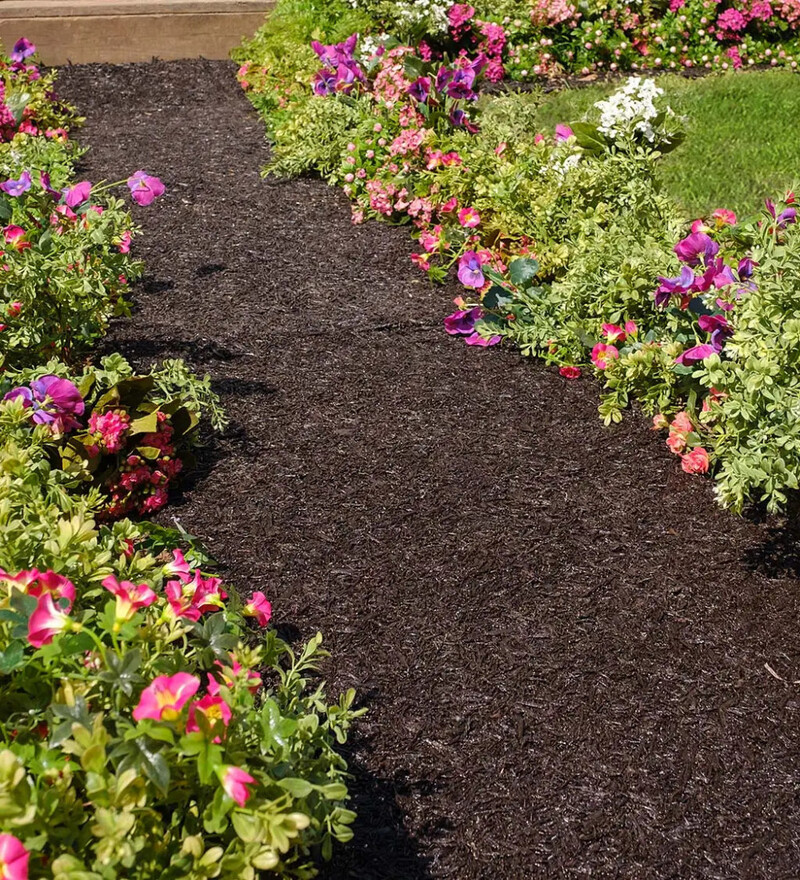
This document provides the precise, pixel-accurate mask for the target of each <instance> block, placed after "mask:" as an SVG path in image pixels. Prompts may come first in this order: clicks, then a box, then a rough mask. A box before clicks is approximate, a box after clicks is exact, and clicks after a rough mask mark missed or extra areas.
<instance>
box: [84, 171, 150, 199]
mask: <svg viewBox="0 0 800 880" xmlns="http://www.w3.org/2000/svg"><path fill="white" fill-rule="evenodd" d="M79 185H80V184H79ZM128 189H129V190H130V191H131V198H132V199H133V200H134V202H136V204H137V205H141V206H142V207H145V208H146V207H147V206H148V205H149V204H151V203H152V202H153V200H154V199H156V198H158V197H159V196H163V195H164V193H165V191H166V187H165V186H164V184H163V183H162V182H161V181H160V180H159V179H158V178H157V177H152V176H151V175H149V174H148V173H147V172H146V171H135V172H134V173H133V174H132V175H131V176H130V177H129V178H128Z"/></svg>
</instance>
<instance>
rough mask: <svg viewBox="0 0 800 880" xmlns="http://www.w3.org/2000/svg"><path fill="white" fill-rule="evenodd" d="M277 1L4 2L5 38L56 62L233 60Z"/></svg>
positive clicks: (0, 23) (0, 11)
mask: <svg viewBox="0 0 800 880" xmlns="http://www.w3.org/2000/svg"><path fill="white" fill-rule="evenodd" d="M272 6H274V0H0V41H2V43H3V46H4V47H5V49H6V51H8V50H10V49H11V47H12V46H13V45H14V43H15V42H16V41H17V40H18V39H19V38H20V37H27V38H28V39H29V40H31V41H32V42H33V43H35V45H36V47H37V49H38V50H39V55H40V57H41V59H42V61H43V62H44V63H45V64H48V65H59V64H67V63H73V64H84V63H88V62H98V61H103V62H109V63H113V64H120V63H123V62H128V61H150V60H151V59H153V58H163V59H165V60H174V59H179V58H214V59H219V58H227V57H228V56H229V54H230V51H231V49H233V48H234V46H237V45H238V44H239V43H240V42H241V41H242V38H243V37H245V36H249V35H251V34H253V33H255V31H256V30H257V29H258V28H259V27H260V26H261V24H262V23H263V21H264V18H265V17H266V14H267V12H268V11H269V10H270V9H271V8H272Z"/></svg>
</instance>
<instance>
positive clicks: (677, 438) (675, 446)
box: [667, 431, 686, 455]
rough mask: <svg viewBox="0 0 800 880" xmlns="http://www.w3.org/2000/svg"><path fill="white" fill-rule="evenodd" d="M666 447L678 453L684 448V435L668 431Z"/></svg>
mask: <svg viewBox="0 0 800 880" xmlns="http://www.w3.org/2000/svg"><path fill="white" fill-rule="evenodd" d="M667 448H668V449H669V451H670V452H674V453H675V455H679V454H680V453H681V452H683V450H684V449H686V435H685V434H680V433H677V432H674V431H670V432H669V437H667Z"/></svg>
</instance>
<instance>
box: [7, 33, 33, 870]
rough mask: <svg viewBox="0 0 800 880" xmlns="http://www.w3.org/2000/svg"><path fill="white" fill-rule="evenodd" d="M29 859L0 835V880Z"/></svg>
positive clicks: (9, 836) (11, 837) (22, 867)
mask: <svg viewBox="0 0 800 880" xmlns="http://www.w3.org/2000/svg"><path fill="white" fill-rule="evenodd" d="M26 42H27V41H26ZM17 45H19V44H17ZM29 859H30V853H29V852H28V850H27V849H25V847H24V846H23V845H22V843H21V841H19V840H18V839H17V838H16V837H14V835H13V834H0V878H2V880H28V860H29Z"/></svg>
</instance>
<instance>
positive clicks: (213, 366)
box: [61, 62, 800, 880]
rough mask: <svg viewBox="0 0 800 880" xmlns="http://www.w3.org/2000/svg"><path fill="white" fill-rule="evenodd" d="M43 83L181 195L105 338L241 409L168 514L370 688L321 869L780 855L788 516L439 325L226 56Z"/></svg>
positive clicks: (390, 242) (551, 869)
mask: <svg viewBox="0 0 800 880" xmlns="http://www.w3.org/2000/svg"><path fill="white" fill-rule="evenodd" d="M61 90H62V92H63V94H64V95H65V96H66V97H67V98H69V99H70V100H73V101H75V102H77V103H78V104H79V105H80V108H81V110H82V111H83V112H84V113H85V114H86V115H87V116H88V120H89V121H88V124H87V126H86V130H85V132H84V134H83V140H84V142H85V143H86V144H88V145H90V146H91V148H92V152H91V153H90V155H89V156H88V159H87V167H86V173H87V175H89V176H90V177H91V179H98V178H101V177H109V178H118V177H120V176H122V174H124V173H126V172H128V171H132V170H135V169H137V168H141V167H144V168H146V169H148V170H150V171H152V172H154V173H158V174H160V175H162V176H163V178H164V179H165V181H166V183H167V185H168V187H169V192H168V195H167V196H166V197H165V198H164V199H163V201H162V202H161V203H160V204H157V205H154V206H153V207H152V208H151V209H149V210H146V211H145V210H141V211H140V210H137V212H136V213H137V217H139V218H141V223H142V225H143V227H144V229H145V232H146V237H145V238H144V239H143V240H142V241H141V242H140V243H139V244H138V245H137V250H138V252H139V253H140V254H141V255H142V256H143V257H144V258H145V259H146V261H147V264H148V277H147V280H146V281H145V282H144V283H143V284H142V285H140V286H139V287H138V289H137V291H136V299H137V303H138V311H137V314H136V315H135V318H134V320H133V321H128V322H125V323H120V324H119V325H118V326H117V327H116V329H115V333H114V338H113V340H112V343H113V344H114V345H116V346H119V347H120V348H121V349H122V350H123V351H124V352H126V353H128V354H129V355H130V356H131V357H132V358H133V359H134V360H135V361H136V362H137V363H140V364H144V363H147V362H149V361H150V360H151V359H153V358H160V357H165V356H182V357H186V358H187V359H188V360H189V361H191V363H193V364H194V365H196V366H197V367H199V368H200V369H202V370H208V371H210V372H211V373H212V375H213V376H214V377H215V381H216V386H217V388H218V389H219V391H220V392H221V394H222V395H223V397H224V401H225V404H226V405H227V407H228V409H229V411H230V414H231V416H232V417H233V420H234V424H233V427H232V428H231V430H230V431H229V433H228V435H227V436H226V437H225V438H224V439H223V440H222V441H220V442H219V443H218V444H216V446H215V447H213V448H212V449H210V450H208V451H207V452H206V456H205V460H204V464H203V466H202V468H201V472H200V474H199V476H198V478H197V479H196V481H195V482H194V484H193V485H191V486H190V487H188V489H187V491H186V492H185V496H184V497H183V498H182V499H179V501H178V503H177V505H176V506H174V507H173V508H171V511H172V513H174V515H175V516H177V517H178V518H179V519H180V522H181V523H182V524H183V526H184V527H186V528H187V529H189V530H190V531H191V532H194V533H196V534H197V535H199V536H201V537H202V538H203V539H205V540H206V541H207V542H208V545H209V546H210V548H211V549H212V550H213V551H214V552H215V554H216V555H217V556H218V557H219V559H220V560H221V562H222V563H223V565H224V566H225V568H226V571H227V574H228V577H229V579H230V580H231V581H232V582H234V583H236V584H237V585H238V586H239V587H240V588H242V589H245V590H249V589H262V590H265V591H266V592H267V593H268V594H269V596H270V597H271V598H272V599H273V600H274V603H275V608H276V609H277V616H278V620H279V622H280V624H281V625H282V626H283V627H284V628H286V629H287V630H291V628H292V627H293V628H295V629H296V631H297V632H298V633H299V634H301V635H303V636H307V635H309V634H311V633H313V632H314V631H315V630H317V629H318V628H319V629H321V630H323V631H324V633H325V636H326V639H327V644H328V646H329V647H330V648H331V650H332V652H333V656H332V659H331V660H330V663H329V665H328V668H327V675H328V677H329V680H330V682H331V685H332V687H331V690H332V691H333V690H335V689H337V688H345V687H350V686H355V687H357V688H358V690H359V693H360V695H361V700H362V702H363V704H365V705H367V706H369V708H370V713H369V717H368V720H366V721H364V723H363V724H361V726H360V735H359V736H358V737H357V740H356V743H355V748H354V749H353V752H352V754H351V758H352V762H353V767H354V770H355V774H356V781H355V783H354V790H355V800H356V804H357V806H358V809H359V811H360V818H359V822H358V828H357V837H356V840H355V842H354V843H353V844H352V845H351V846H350V847H348V848H347V849H346V850H345V851H344V853H343V854H342V855H340V856H339V858H338V861H337V863H336V864H335V865H334V866H333V867H332V868H331V869H330V870H329V871H328V873H327V876H329V877H331V878H334V877H335V878H345V877H350V878H403V880H406V878H426V877H429V878H454V880H470V878H493V880H519V878H524V877H537V878H538V877H548V876H551V877H584V876H593V877H604V878H606V877H631V878H637V880H639V878H648V880H652V878H677V877H681V878H732V877H742V878H744V877H746V878H770V880H775V878H789V877H796V876H798V866H799V865H800V848H799V847H798V834H799V833H800V832H798V828H800V822H799V821H798V820H800V810H798V800H797V768H798V764H799V763H800V745H799V744H798V720H800V711H798V710H799V709H800V699H799V696H800V692H799V691H798V686H797V685H795V684H792V683H790V682H791V681H792V680H794V679H798V678H800V653H799V652H798V610H799V609H798V604H799V603H798V578H797V576H798V564H799V563H798V553H797V549H796V548H797V545H796V543H795V541H794V538H793V537H792V536H791V535H789V534H786V533H784V532H781V531H778V530H777V529H776V528H775V527H774V526H770V525H769V524H758V523H753V522H747V521H745V520H742V519H737V518H735V517H733V516H731V515H728V514H726V513H725V512H722V511H720V510H718V509H717V507H716V506H715V503H714V499H713V494H712V487H711V484H710V482H707V481H704V480H702V479H699V478H692V477H688V476H686V475H684V474H682V473H681V472H680V470H679V469H678V467H677V464H676V459H675V458H674V457H673V456H671V455H670V454H669V453H668V452H667V451H666V449H665V448H664V443H663V438H660V437H658V436H656V435H655V434H653V433H652V432H651V431H650V430H649V428H648V426H647V425H646V424H645V422H644V421H643V420H642V419H640V418H638V417H636V416H630V417H629V418H627V419H626V421H625V423H624V424H623V425H621V426H619V427H616V428H613V429H606V428H604V427H603V426H602V425H601V423H600V422H599V421H598V419H597V416H596V406H597V389H596V387H595V386H594V385H593V384H592V382H590V381H580V382H567V381H565V380H564V379H562V378H561V377H559V376H558V375H557V374H556V373H554V372H553V371H551V370H550V369H547V368H544V367H542V366H540V365H537V364H534V363H530V362H527V361H524V360H523V359H521V358H520V357H518V356H517V355H516V354H514V353H513V352H510V351H509V352H506V351H499V350H488V351H480V352H476V351H473V350H470V349H468V348H467V347H466V346H464V345H463V344H462V343H460V342H459V341H455V340H452V339H449V338H448V337H447V336H446V335H445V334H444V333H443V332H442V329H441V320H442V317H443V315H444V314H445V313H446V311H447V310H448V296H452V295H453V294H454V293H455V292H456V291H455V289H454V288H448V289H445V290H442V289H441V288H439V289H435V288H433V287H431V286H430V285H429V284H428V283H427V282H426V281H425V280H423V278H422V277H421V276H420V275H419V274H418V271H417V270H416V269H415V268H414V267H413V266H412V265H411V264H410V262H409V260H408V253H409V251H410V246H409V245H410V242H409V239H408V237H407V234H406V232H405V231H404V230H401V229H391V228H388V227H386V226H382V225H378V224H372V223H371V224H367V225H365V226H363V227H353V226H351V224H350V222H349V210H348V205H347V202H346V200H345V198H344V197H343V195H342V194H341V193H339V192H337V191H335V190H332V189H329V188H327V187H326V186H325V185H324V184H322V183H320V182H318V181H315V180H300V181H293V182H276V181H264V180H262V179H261V178H260V177H259V170H260V167H261V166H262V165H263V163H264V161H265V159H266V157H267V154H266V148H265V146H264V142H263V135H262V125H261V123H260V121H259V120H258V119H257V118H256V116H255V115H254V114H253V113H252V112H251V111H250V109H249V106H248V104H247V102H246V101H245V99H244V97H243V96H242V95H241V94H239V92H238V87H237V85H236V83H235V81H234V77H233V68H232V67H230V66H228V65H226V64H221V63H209V62H192V63H188V62H187V63H172V64H166V63H156V64H152V65H138V66H127V67H116V68H111V67H78V68H72V69H68V70H65V71H64V73H63V76H62V80H61ZM765 664H770V666H771V668H772V669H774V670H775V672H776V673H777V674H778V675H780V676H782V677H783V678H785V679H786V680H787V681H780V680H778V679H777V678H776V677H774V676H773V675H772V674H770V672H769V671H768V670H767V669H766V668H765Z"/></svg>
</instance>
